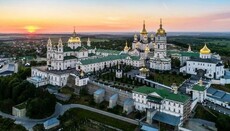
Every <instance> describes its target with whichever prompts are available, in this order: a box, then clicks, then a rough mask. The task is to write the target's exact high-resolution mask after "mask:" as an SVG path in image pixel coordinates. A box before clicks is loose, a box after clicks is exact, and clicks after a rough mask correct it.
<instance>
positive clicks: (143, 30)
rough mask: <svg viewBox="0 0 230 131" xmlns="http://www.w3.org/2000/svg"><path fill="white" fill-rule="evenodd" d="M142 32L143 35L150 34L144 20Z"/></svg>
mask: <svg viewBox="0 0 230 131" xmlns="http://www.w3.org/2000/svg"><path fill="white" fill-rule="evenodd" d="M141 34H142V35H143V34H148V32H147V30H146V29H145V21H144V23H143V29H142V31H141Z"/></svg>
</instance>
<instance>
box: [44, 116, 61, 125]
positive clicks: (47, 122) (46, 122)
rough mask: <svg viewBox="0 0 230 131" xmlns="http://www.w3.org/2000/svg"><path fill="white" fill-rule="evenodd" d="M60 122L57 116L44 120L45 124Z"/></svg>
mask: <svg viewBox="0 0 230 131" xmlns="http://www.w3.org/2000/svg"><path fill="white" fill-rule="evenodd" d="M57 123H59V120H58V119H57V118H52V119H49V120H47V121H45V122H44V126H51V125H54V124H57Z"/></svg>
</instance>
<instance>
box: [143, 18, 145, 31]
mask: <svg viewBox="0 0 230 131" xmlns="http://www.w3.org/2000/svg"><path fill="white" fill-rule="evenodd" d="M143 29H145V20H144V21H143Z"/></svg>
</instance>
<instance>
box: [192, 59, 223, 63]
mask: <svg viewBox="0 0 230 131" xmlns="http://www.w3.org/2000/svg"><path fill="white" fill-rule="evenodd" d="M188 61H197V62H204V63H213V64H217V63H219V62H220V61H221V60H218V59H215V58H210V59H202V58H191V59H190V60H188Z"/></svg>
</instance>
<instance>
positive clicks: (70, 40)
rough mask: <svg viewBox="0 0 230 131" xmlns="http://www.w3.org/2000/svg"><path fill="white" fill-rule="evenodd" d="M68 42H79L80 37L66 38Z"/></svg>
mask: <svg viewBox="0 0 230 131" xmlns="http://www.w3.org/2000/svg"><path fill="white" fill-rule="evenodd" d="M68 42H69V43H79V42H81V39H80V38H79V37H70V38H69V40H68Z"/></svg>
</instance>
